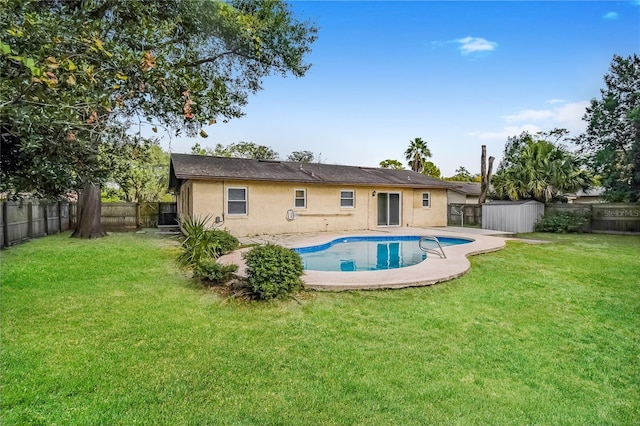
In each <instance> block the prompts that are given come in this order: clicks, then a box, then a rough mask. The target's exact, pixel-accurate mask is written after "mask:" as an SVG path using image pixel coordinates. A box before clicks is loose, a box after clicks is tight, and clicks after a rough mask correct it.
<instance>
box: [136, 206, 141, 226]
mask: <svg viewBox="0 0 640 426" xmlns="http://www.w3.org/2000/svg"><path fill="white" fill-rule="evenodd" d="M138 228H140V201H138V202H137V203H136V229H138Z"/></svg>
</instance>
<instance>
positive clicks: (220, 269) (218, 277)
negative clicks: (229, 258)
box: [193, 259, 238, 284]
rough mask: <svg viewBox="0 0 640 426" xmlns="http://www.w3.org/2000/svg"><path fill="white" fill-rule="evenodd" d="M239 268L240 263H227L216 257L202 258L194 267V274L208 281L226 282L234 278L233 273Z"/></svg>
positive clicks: (215, 282)
mask: <svg viewBox="0 0 640 426" xmlns="http://www.w3.org/2000/svg"><path fill="white" fill-rule="evenodd" d="M237 270H238V265H234V264H231V265H225V264H221V263H218V262H216V261H215V259H206V260H201V261H200V262H199V263H198V264H197V265H195V266H194V267H193V275H194V276H196V277H198V278H201V279H202V280H204V281H206V282H211V283H214V284H224V283H226V282H227V281H229V280H231V278H233V273H234V272H236V271H237Z"/></svg>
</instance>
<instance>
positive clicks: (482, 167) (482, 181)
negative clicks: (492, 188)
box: [478, 145, 487, 204]
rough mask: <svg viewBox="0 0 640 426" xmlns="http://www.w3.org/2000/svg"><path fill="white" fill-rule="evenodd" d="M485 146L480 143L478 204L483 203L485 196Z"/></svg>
mask: <svg viewBox="0 0 640 426" xmlns="http://www.w3.org/2000/svg"><path fill="white" fill-rule="evenodd" d="M486 179H487V146H486V145H482V155H481V156H480V197H478V204H482V203H484V200H485V198H486V196H487V180H486Z"/></svg>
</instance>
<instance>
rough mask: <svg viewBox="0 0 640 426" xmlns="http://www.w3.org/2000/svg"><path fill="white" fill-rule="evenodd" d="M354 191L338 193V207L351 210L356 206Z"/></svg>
mask: <svg viewBox="0 0 640 426" xmlns="http://www.w3.org/2000/svg"><path fill="white" fill-rule="evenodd" d="M355 194H356V193H355V191H353V190H348V191H340V207H342V208H353V207H355V205H356V197H355Z"/></svg>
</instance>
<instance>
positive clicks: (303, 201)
mask: <svg viewBox="0 0 640 426" xmlns="http://www.w3.org/2000/svg"><path fill="white" fill-rule="evenodd" d="M293 198H294V200H293V206H294V207H296V208H299V209H304V208H306V207H307V190H306V189H294V190H293Z"/></svg>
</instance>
